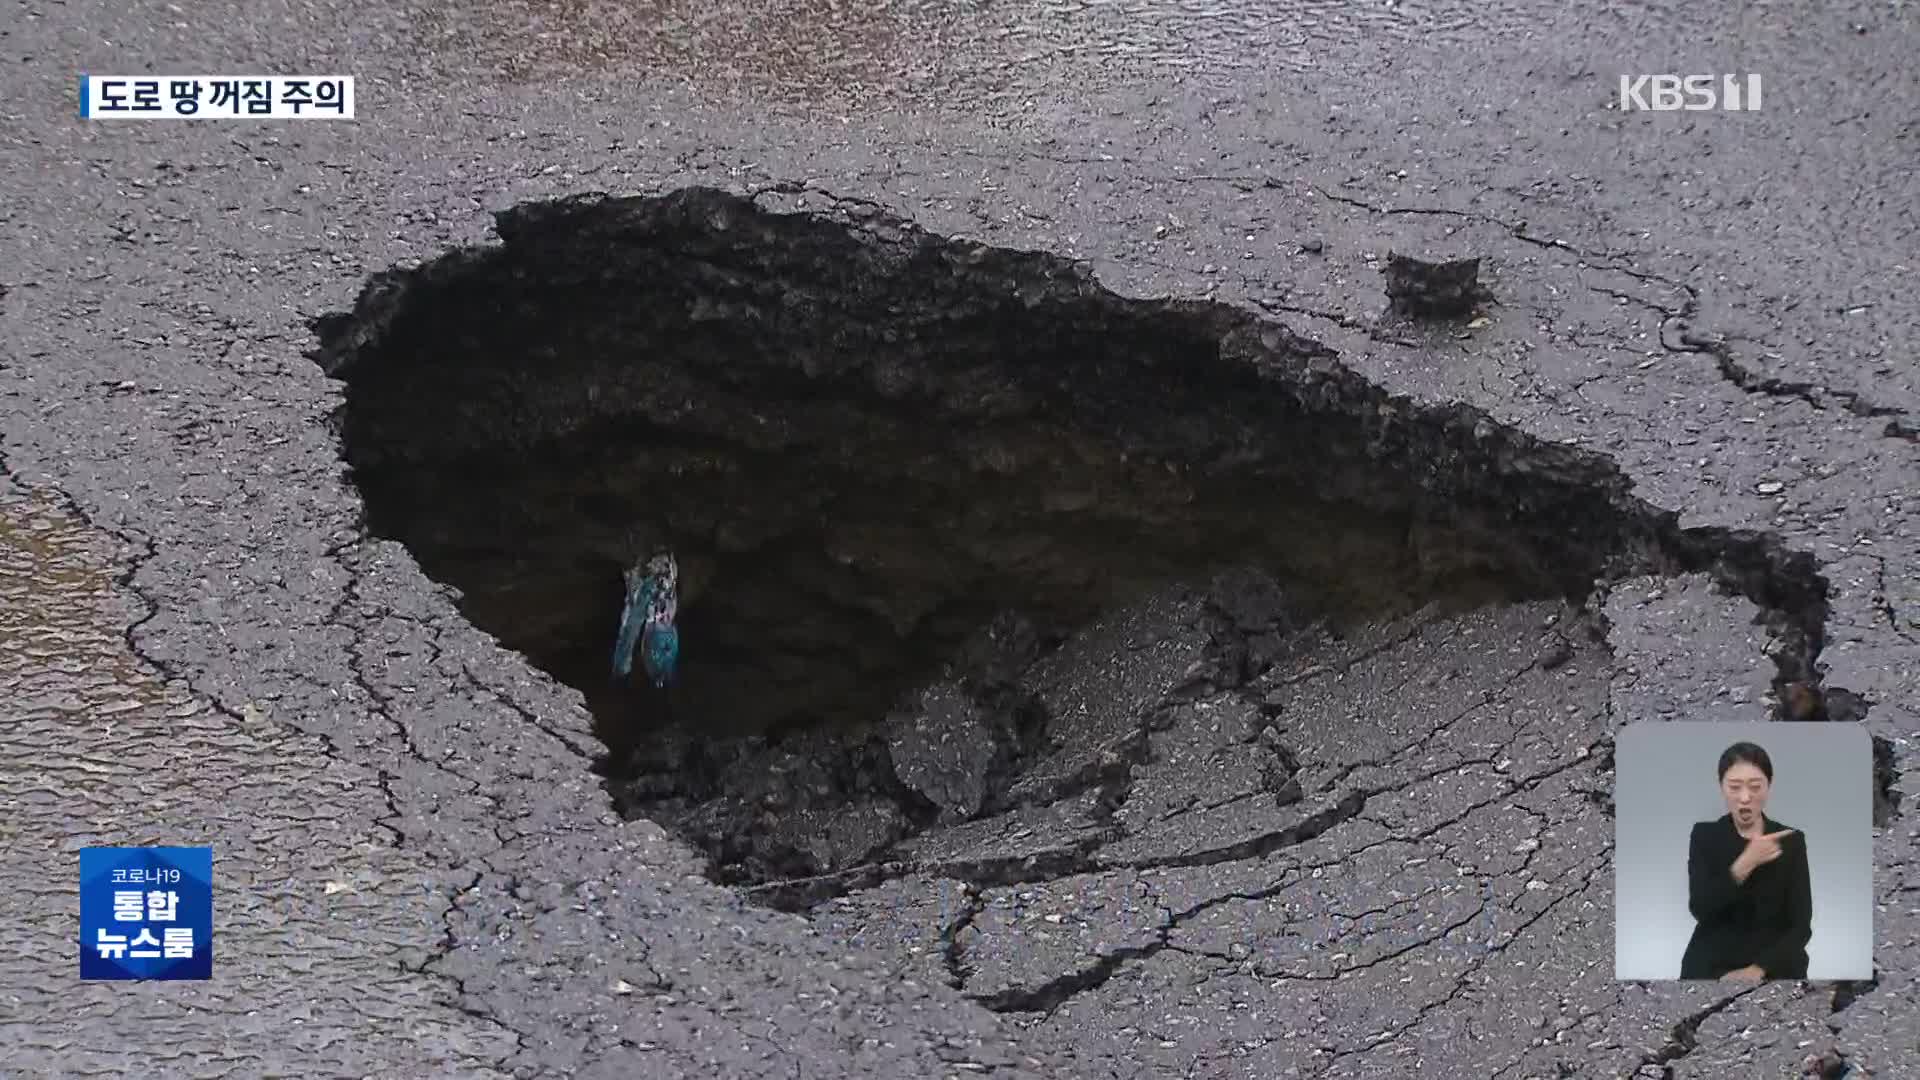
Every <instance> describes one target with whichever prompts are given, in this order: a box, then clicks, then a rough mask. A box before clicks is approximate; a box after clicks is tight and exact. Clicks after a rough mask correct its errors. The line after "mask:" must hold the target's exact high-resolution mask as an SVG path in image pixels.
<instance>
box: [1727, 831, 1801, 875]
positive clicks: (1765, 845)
mask: <svg viewBox="0 0 1920 1080" xmlns="http://www.w3.org/2000/svg"><path fill="white" fill-rule="evenodd" d="M1796 831H1797V830H1794V829H1781V830H1780V831H1779V832H1776V833H1761V834H1760V835H1759V836H1756V837H1754V838H1753V839H1751V840H1749V841H1747V848H1746V850H1745V851H1742V852H1741V853H1740V857H1741V858H1742V859H1744V860H1746V863H1747V866H1748V867H1756V866H1765V865H1766V864H1768V863H1770V862H1772V861H1773V860H1775V859H1777V858H1779V857H1780V840H1781V838H1782V837H1787V836H1792V835H1793V834H1794V832H1796Z"/></svg>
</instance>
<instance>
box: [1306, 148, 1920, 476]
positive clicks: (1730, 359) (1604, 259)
mask: <svg viewBox="0 0 1920 1080" xmlns="http://www.w3.org/2000/svg"><path fill="white" fill-rule="evenodd" d="M1272 186H1278V185H1272ZM1307 186H1308V187H1309V188H1311V189H1312V190H1313V191H1314V192H1315V193H1317V194H1318V195H1320V196H1321V197H1322V198H1325V199H1329V200H1331V201H1333V202H1337V203H1342V204H1344V205H1347V206H1352V207H1356V208H1358V209H1361V210H1365V211H1367V212H1369V213H1373V214H1386V215H1391V214H1406V215H1425V216H1438V217H1453V218H1458V219H1460V220H1463V221H1473V222H1478V223H1480V224H1484V225H1491V226H1494V227H1496V228H1499V229H1503V230H1505V231H1506V232H1507V233H1508V234H1509V235H1510V236H1512V237H1513V238H1514V239H1515V240H1519V241H1522V242H1524V243H1528V244H1533V245H1535V246H1537V247H1544V248H1555V249H1558V250H1561V251H1566V252H1568V253H1570V254H1574V255H1578V256H1580V257H1581V258H1583V259H1588V260H1591V261H1592V262H1594V263H1595V264H1596V265H1598V266H1600V268H1602V269H1606V270H1612V271H1614V272H1617V273H1621V274H1625V275H1627V276H1629V277H1633V278H1638V279H1640V280H1642V281H1651V282H1656V283H1658V284H1661V285H1664V286H1666V287H1668V288H1671V289H1677V290H1680V291H1681V292H1683V293H1685V295H1686V297H1687V299H1686V302H1685V303H1684V304H1683V305H1682V306H1681V308H1680V310H1678V311H1672V310H1668V309H1665V308H1662V307H1660V306H1659V305H1657V304H1653V303H1651V302H1649V301H1647V300H1644V299H1642V298H1639V297H1633V296H1629V295H1627V294H1624V293H1619V292H1615V291H1613V290H1609V289H1603V288H1594V289H1593V291H1595V292H1601V293H1605V294H1606V295H1610V296H1614V297H1616V298H1618V299H1621V300H1623V301H1626V302H1629V303H1633V304H1637V305H1639V306H1642V307H1645V308H1647V309H1648V310H1650V311H1655V312H1658V313H1660V314H1662V315H1664V316H1665V321H1663V322H1662V323H1661V327H1660V344H1661V346H1662V347H1663V348H1665V349H1666V350H1667V351H1669V352H1676V353H1704V354H1706V355H1709V356H1711V357H1713V359H1714V364H1715V368H1716V370H1717V371H1718V372H1719V374H1720V376H1721V377H1722V378H1724V379H1725V380H1726V381H1727V382H1729V383H1731V384H1732V385H1733V386H1734V387H1736V388H1737V389H1740V390H1743V391H1745V392H1747V393H1749V394H1762V395H1766V396H1769V397H1778V398H1794V399H1797V400H1800V401H1803V402H1805V403H1806V404H1808V405H1810V406H1812V407H1813V408H1815V409H1818V410H1820V411H1822V412H1824V411H1826V410H1827V409H1829V408H1830V407H1831V402H1832V401H1837V402H1839V404H1840V408H1841V409H1842V410H1843V411H1845V412H1847V413H1850V414H1852V415H1854V416H1857V417H1861V418H1863V419H1877V418H1881V417H1890V418H1892V419H1890V420H1889V421H1888V423H1887V425H1886V427H1885V428H1884V429H1883V430H1882V431H1881V432H1880V434H1881V435H1882V436H1884V437H1886V438H1893V439H1902V440H1905V441H1907V442H1920V426H1916V425H1915V424H1914V423H1913V422H1912V421H1910V420H1909V419H1908V416H1907V412H1906V411H1905V410H1903V409H1896V408H1893V407H1891V406H1886V405H1877V404H1874V403H1873V402H1871V401H1869V400H1868V399H1867V398H1866V396H1865V395H1864V394H1862V393H1861V392H1859V391H1856V390H1839V389H1834V388H1832V387H1826V386H1822V385H1820V384H1819V383H1814V382H1791V381H1788V380H1785V379H1778V378H1774V377H1772V376H1763V375H1760V374H1757V373H1755V372H1754V371H1753V370H1752V369H1751V368H1748V367H1746V366H1745V365H1743V364H1741V363H1740V362H1739V361H1738V360H1737V359H1735V357H1734V355H1733V351H1732V349H1731V348H1729V347H1728V342H1729V341H1732V340H1738V339H1737V338H1735V337H1733V336H1731V335H1715V336H1712V337H1708V336H1705V335H1700V334H1696V333H1694V332H1693V331H1691V330H1690V329H1687V326H1688V324H1689V323H1690V322H1691V320H1692V319H1693V318H1694V316H1696V315H1697V314H1698V313H1699V308H1700V291H1699V289H1698V288H1696V287H1695V286H1693V285H1690V284H1688V283H1686V282H1683V281H1676V280H1674V279H1672V278H1669V277H1667V276H1665V275H1663V274H1657V273H1653V272H1650V271H1645V270H1636V269H1634V268H1632V267H1630V266H1627V265H1624V264H1621V263H1619V262H1617V261H1616V259H1615V256H1613V255H1612V254H1597V253H1594V252H1589V251H1584V250H1582V249H1580V248H1578V247H1575V246H1573V245H1572V244H1569V243H1566V242H1565V241H1562V240H1555V239H1551V238H1545V237H1539V236H1534V235H1532V234H1531V233H1529V232H1528V231H1527V230H1526V228H1525V226H1524V224H1520V223H1512V222H1506V221H1502V220H1500V219H1499V218H1496V217H1494V216H1492V215H1490V214H1484V213H1477V212H1474V211H1470V210H1449V209H1443V208H1438V207H1398V206H1378V205H1375V204H1373V203H1370V202H1367V201H1366V200H1364V199H1357V198H1354V197H1352V196H1350V195H1336V194H1334V193H1333V192H1330V191H1328V190H1326V189H1325V188H1323V187H1320V186H1318V185H1316V184H1308V185H1307ZM1590 288H1592V287H1591V286H1590ZM1336 321H1337V320H1336ZM1671 323H1678V324H1679V325H1680V327H1681V329H1680V334H1679V344H1677V345H1676V344H1671V343H1669V342H1668V340H1667V328H1668V325H1669V324H1671ZM1343 325H1344V324H1343ZM1356 329H1358V328H1356Z"/></svg>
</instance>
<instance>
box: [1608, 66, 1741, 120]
mask: <svg viewBox="0 0 1920 1080" xmlns="http://www.w3.org/2000/svg"><path fill="white" fill-rule="evenodd" d="M1615 107H1616V108H1618V109H1619V110H1620V111H1621V112H1636V111H1642V112H1675V111H1679V110H1685V111H1687V112H1702V111H1707V110H1712V109H1720V110H1723V111H1725V112H1759V111H1760V76H1759V75H1757V74H1755V75H1622V76H1620V100H1619V102H1618V104H1617V105H1616V106H1615Z"/></svg>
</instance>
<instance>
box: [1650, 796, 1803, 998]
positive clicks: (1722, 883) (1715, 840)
mask: <svg viewBox="0 0 1920 1080" xmlns="http://www.w3.org/2000/svg"><path fill="white" fill-rule="evenodd" d="M1762 822H1763V827H1764V829H1765V831H1766V832H1770V833H1774V832H1779V831H1780V830H1782V829H1791V828H1793V826H1791V825H1782V824H1780V823H1779V822H1777V821H1775V820H1773V819H1772V818H1769V817H1764V816H1763V818H1762ZM1746 846H1747V841H1746V839H1745V838H1743V837H1742V836H1741V835H1740V833H1739V831H1738V830H1736V829H1735V828H1734V827H1733V815H1731V814H1724V815H1722V816H1721V817H1720V819H1719V820H1717V821H1702V822H1699V823H1698V824H1696V825H1694V827H1693V838H1692V840H1691V841H1690V842H1689V843H1688V845H1687V908H1688V910H1690V911H1692V912H1693V918H1694V921H1695V922H1696V923H1697V924H1698V925H1696V926H1695V927H1694V930H1693V938H1692V940H1690V941H1688V942H1687V952H1686V955H1685V956H1683V957H1682V958H1681V960H1680V977H1681V978H1683V979H1717V978H1719V977H1720V976H1722V975H1725V974H1726V973H1727V972H1729V971H1733V970H1735V969H1737V968H1743V967H1746V966H1747V965H1749V964H1758V965H1760V970H1762V971H1764V972H1766V976H1767V978H1769V979H1804V978H1806V977H1807V942H1808V941H1809V940H1810V939H1811V938H1812V937H1813V883H1812V878H1811V876H1810V875H1809V873H1808V871H1807V841H1806V835H1805V834H1804V833H1799V832H1796V833H1794V834H1793V835H1792V836H1787V837H1782V838H1781V840H1780V857H1779V858H1777V859H1775V860H1773V861H1772V862H1770V863H1768V864H1766V865H1765V866H1761V867H1758V868H1757V869H1755V870H1754V872H1753V873H1752V874H1750V875H1748V876H1747V880H1746V881H1744V882H1741V883H1738V884H1736V883H1735V882H1734V880H1733V860H1735V859H1736V858H1739V856H1740V852H1741V851H1742V850H1744V849H1745V848H1746Z"/></svg>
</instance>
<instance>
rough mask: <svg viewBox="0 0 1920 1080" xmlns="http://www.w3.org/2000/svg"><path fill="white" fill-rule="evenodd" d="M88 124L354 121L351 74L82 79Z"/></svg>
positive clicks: (84, 115)
mask: <svg viewBox="0 0 1920 1080" xmlns="http://www.w3.org/2000/svg"><path fill="white" fill-rule="evenodd" d="M80 118H81V119H83V120H351V119H353V76H351V75H170V76H165V77H158V76H147V75H84V74H83V75H81V76H80Z"/></svg>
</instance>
